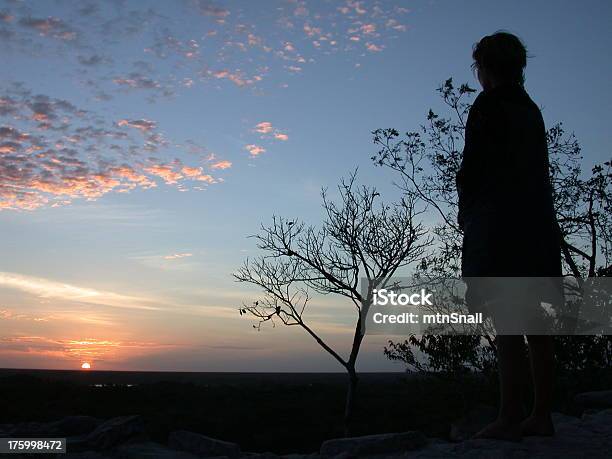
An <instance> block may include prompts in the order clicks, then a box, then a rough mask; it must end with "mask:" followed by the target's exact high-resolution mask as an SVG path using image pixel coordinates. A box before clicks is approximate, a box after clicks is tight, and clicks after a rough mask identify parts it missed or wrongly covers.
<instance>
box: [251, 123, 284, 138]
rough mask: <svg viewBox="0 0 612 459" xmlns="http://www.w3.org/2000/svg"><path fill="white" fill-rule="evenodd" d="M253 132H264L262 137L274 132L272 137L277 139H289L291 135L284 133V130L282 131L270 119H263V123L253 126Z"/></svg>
mask: <svg viewBox="0 0 612 459" xmlns="http://www.w3.org/2000/svg"><path fill="white" fill-rule="evenodd" d="M253 132H257V133H259V134H262V135H261V137H262V138H266V137H269V136H268V134H272V137H273V138H274V139H276V140H282V141H286V140H289V136H288V135H287V134H283V133H282V132H280V131H279V130H278V129H277V128H275V127H274V126H272V123H271V122H269V121H262V122H261V123H258V124H257V125H255V127H254V128H253Z"/></svg>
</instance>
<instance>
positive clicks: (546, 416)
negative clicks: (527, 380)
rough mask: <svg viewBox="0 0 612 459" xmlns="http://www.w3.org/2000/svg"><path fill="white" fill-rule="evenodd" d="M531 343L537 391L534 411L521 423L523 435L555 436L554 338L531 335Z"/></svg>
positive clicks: (528, 339) (530, 349) (531, 359)
mask: <svg viewBox="0 0 612 459" xmlns="http://www.w3.org/2000/svg"><path fill="white" fill-rule="evenodd" d="M527 342H528V343H529V359H530V361H531V374H532V378H533V386H534V391H535V397H534V404H533V411H532V412H531V415H530V416H529V417H528V418H527V419H525V420H524V421H523V422H522V423H521V433H522V434H523V435H542V436H550V435H554V433H555V428H554V426H553V423H552V418H551V416H550V412H551V409H552V396H553V390H554V364H555V361H554V349H553V337H552V336H543V335H539V336H538V335H531V336H528V337H527Z"/></svg>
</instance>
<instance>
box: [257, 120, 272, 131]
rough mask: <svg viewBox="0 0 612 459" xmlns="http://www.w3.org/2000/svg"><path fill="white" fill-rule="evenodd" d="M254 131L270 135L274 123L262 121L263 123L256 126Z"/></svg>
mask: <svg viewBox="0 0 612 459" xmlns="http://www.w3.org/2000/svg"><path fill="white" fill-rule="evenodd" d="M254 130H255V132H259V133H261V134H269V133H270V132H272V130H273V128H272V123H270V122H269V121H262V122H261V123H259V124H257V125H256V126H255V129H254Z"/></svg>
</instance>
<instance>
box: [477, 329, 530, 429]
mask: <svg viewBox="0 0 612 459" xmlns="http://www.w3.org/2000/svg"><path fill="white" fill-rule="evenodd" d="M496 345H497V360H498V363H497V365H498V369H499V385H500V407H499V415H498V417H497V420H496V421H494V422H493V423H491V424H489V425H488V426H486V427H485V428H484V429H482V430H481V431H480V432H478V433H477V434H476V436H475V438H497V439H500V440H514V441H516V440H520V438H521V429H520V424H521V420H522V419H523V418H524V413H523V406H522V392H523V390H522V388H523V383H524V379H523V377H524V375H525V373H526V369H527V361H526V358H525V340H524V338H523V336H515V335H498V336H497V338H496Z"/></svg>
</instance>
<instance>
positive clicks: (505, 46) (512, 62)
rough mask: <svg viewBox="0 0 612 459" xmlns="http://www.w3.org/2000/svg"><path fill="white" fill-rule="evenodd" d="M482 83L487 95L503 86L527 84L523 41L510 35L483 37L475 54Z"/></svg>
mask: <svg viewBox="0 0 612 459" xmlns="http://www.w3.org/2000/svg"><path fill="white" fill-rule="evenodd" d="M472 58H473V59H474V63H473V64H472V68H473V69H475V70H476V72H477V75H478V81H480V84H481V85H482V88H483V89H484V90H485V91H486V90H488V89H491V88H493V87H495V86H498V85H500V84H507V83H511V84H519V85H521V86H522V85H523V83H524V82H525V74H524V69H525V66H526V65H527V49H526V48H525V45H524V44H523V42H521V40H520V39H519V38H518V37H517V36H516V35H513V34H511V33H508V32H495V33H494V34H493V35H487V36H486V37H483V38H482V39H481V40H480V41H479V42H478V43H476V44H475V45H474V47H473V50H472Z"/></svg>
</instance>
